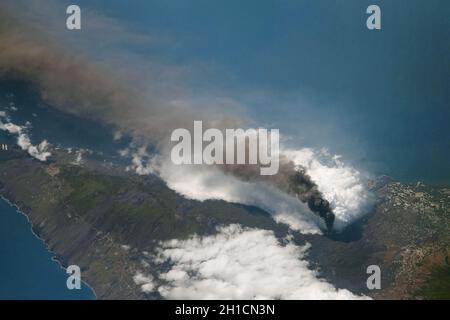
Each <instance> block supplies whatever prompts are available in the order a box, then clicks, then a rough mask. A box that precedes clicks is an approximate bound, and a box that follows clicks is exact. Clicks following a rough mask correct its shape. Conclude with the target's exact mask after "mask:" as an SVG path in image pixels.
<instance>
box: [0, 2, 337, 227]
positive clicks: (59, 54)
mask: <svg viewBox="0 0 450 320" xmlns="http://www.w3.org/2000/svg"><path fill="white" fill-rule="evenodd" d="M111 69H113V68H111ZM111 69H110V68H107V67H106V65H99V64H98V63H92V62H90V61H88V58H87V57H82V56H79V55H73V54H70V53H68V52H67V51H65V50H62V49H61V48H59V47H58V46H56V45H55V44H54V43H52V41H51V40H50V39H47V38H45V35H39V34H36V33H35V32H33V31H32V30H31V28H29V27H27V26H25V25H23V24H21V22H20V21H19V20H17V19H15V18H14V17H13V16H12V15H11V14H10V13H9V12H8V11H7V10H2V9H1V7H0V77H1V78H17V79H21V80H24V81H27V82H29V83H31V84H33V85H34V86H35V87H36V88H37V89H38V91H39V92H40V95H41V97H42V99H43V100H44V101H45V102H47V103H48V104H49V105H51V106H52V107H55V108H58V109H60V110H61V111H64V112H67V113H71V114H75V115H78V116H81V117H85V118H90V119H93V120H96V121H101V122H103V123H105V124H107V125H112V126H114V127H115V128H117V129H118V130H120V131H121V132H124V133H128V134H129V135H130V136H132V137H133V139H134V140H135V141H136V142H137V143H141V144H143V145H147V144H150V145H153V146H155V147H156V148H157V149H158V150H159V151H160V152H161V153H165V152H167V145H168V142H169V141H170V140H169V138H168V137H169V136H170V133H171V132H172V131H173V130H174V129H175V128H189V127H191V126H192V123H193V121H194V120H203V121H204V123H205V127H215V128H218V129H225V128H239V127H242V126H243V125H245V123H244V121H243V120H242V119H240V118H238V117H233V116H230V115H217V114H208V113H202V116H201V118H202V119H199V115H198V114H196V113H195V111H194V110H190V109H189V108H185V107H180V106H178V105H174V104H173V103H170V102H168V101H165V100H164V99H162V98H160V97H158V96H150V97H149V96H148V95H144V94H142V92H140V91H139V90H138V89H135V88H134V87H133V86H132V85H130V84H128V83H127V82H126V81H123V79H121V78H120V76H118V75H116V74H114V73H112V72H111V71H110V70H111ZM156 82H157V79H156V80H155V83H156ZM149 85H152V84H151V83H150V84H149ZM280 160H281V162H280V170H279V173H278V174H277V175H275V176H270V177H268V176H260V175H259V167H258V166H257V165H256V166H251V165H249V166H242V165H236V166H220V167H221V168H222V169H223V170H224V171H225V172H226V173H228V174H231V175H233V176H235V177H237V178H238V179H242V180H248V181H264V182H267V183H269V184H272V185H273V186H276V187H277V188H279V189H280V190H282V191H284V192H286V193H288V194H290V195H293V196H295V197H297V198H298V199H299V200H300V201H302V202H303V203H306V204H307V205H308V207H309V208H310V209H311V211H313V212H314V213H316V214H317V215H319V216H320V217H322V218H323V219H324V220H325V222H326V225H327V227H328V229H329V230H331V228H332V225H333V221H334V214H333V212H332V209H331V207H330V204H329V202H328V201H327V200H325V199H324V197H323V195H322V194H321V193H320V192H319V190H318V187H317V185H316V184H315V183H314V182H313V181H312V180H311V178H310V177H309V176H308V175H307V173H306V172H305V170H303V169H301V168H300V169H299V168H298V166H297V167H296V166H295V165H294V164H293V163H292V162H291V161H289V160H288V159H286V158H284V159H283V158H282V159H280Z"/></svg>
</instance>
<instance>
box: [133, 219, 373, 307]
mask: <svg viewBox="0 0 450 320" xmlns="http://www.w3.org/2000/svg"><path fill="white" fill-rule="evenodd" d="M217 231H218V233H217V234H215V235H211V236H205V237H199V236H193V237H191V238H189V239H187V240H176V239H175V240H170V241H166V242H162V243H160V247H159V248H158V249H157V254H156V258H155V262H156V263H157V264H163V263H167V262H168V263H169V264H170V265H171V267H170V269H169V270H168V271H167V272H164V273H161V274H160V275H159V276H158V279H154V278H153V277H152V276H146V275H144V274H142V273H141V272H138V273H137V274H136V275H135V277H134V281H135V283H136V284H138V285H140V286H141V290H142V291H144V292H148V290H149V288H153V289H154V290H155V291H157V292H159V294H161V296H162V297H164V298H167V299H361V298H364V299H366V297H364V296H358V295H354V294H353V293H351V292H350V291H348V290H345V289H336V288H335V287H334V286H332V285H331V284H329V283H328V282H326V281H325V280H323V279H320V278H319V277H318V274H317V272H316V271H314V270H311V269H310V266H309V263H308V262H307V261H306V260H302V258H304V256H305V255H306V253H307V250H308V248H309V245H306V246H303V247H299V246H296V245H294V244H292V243H290V242H288V243H287V244H285V245H283V244H281V243H280V241H279V240H278V239H277V238H276V237H275V236H274V234H273V232H272V231H268V230H260V229H251V228H243V227H241V226H240V225H237V224H233V225H229V226H226V227H221V228H218V230H217ZM156 283H159V284H160V285H159V286H158V285H157V284H156Z"/></svg>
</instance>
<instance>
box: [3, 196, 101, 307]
mask: <svg viewBox="0 0 450 320" xmlns="http://www.w3.org/2000/svg"><path fill="white" fill-rule="evenodd" d="M0 199H1V200H3V201H5V202H6V203H7V204H8V205H9V206H11V207H12V208H14V209H15V211H16V212H17V213H20V214H21V215H23V216H24V217H25V218H26V220H27V222H28V224H29V226H30V231H31V233H32V234H33V236H34V237H35V238H36V239H38V240H40V241H41V242H42V243H43V244H44V247H45V250H47V252H49V253H50V254H51V256H52V257H51V259H50V260H51V261H54V262H56V263H57V264H58V266H59V268H61V269H62V270H64V272H66V271H67V269H66V268H65V267H64V266H63V265H62V263H61V261H59V260H58V259H57V258H56V257H57V255H58V254H57V253H56V252H53V251H52V250H51V249H50V248H49V246H48V244H47V242H46V241H45V239H43V238H41V237H40V236H39V235H37V234H36V232H35V231H34V229H33V227H34V225H33V223H32V222H31V220H30V217H29V216H28V215H27V214H26V213H25V212H24V211H22V210H21V209H20V207H19V206H18V205H17V204H15V203H13V202H11V201H10V200H9V199H7V198H5V197H4V196H3V195H1V194H0ZM81 282H82V283H83V284H84V285H85V286H86V287H88V288H89V290H90V291H91V292H92V294H93V295H94V299H93V300H98V297H97V293H96V292H95V290H94V288H93V287H92V286H91V285H90V284H89V283H88V282H87V281H85V280H83V278H82V279H81ZM82 300H91V299H82Z"/></svg>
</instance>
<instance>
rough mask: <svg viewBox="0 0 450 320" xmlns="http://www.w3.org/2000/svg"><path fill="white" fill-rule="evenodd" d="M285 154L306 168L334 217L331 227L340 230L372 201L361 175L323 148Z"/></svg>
mask: <svg viewBox="0 0 450 320" xmlns="http://www.w3.org/2000/svg"><path fill="white" fill-rule="evenodd" d="M283 153H284V155H286V156H287V157H288V158H289V159H291V160H292V161H293V162H294V163H295V164H296V165H298V166H302V167H303V168H305V169H306V172H307V174H308V175H309V176H310V177H311V180H312V181H313V182H314V183H316V184H317V186H318V189H319V191H320V192H321V193H322V194H323V196H324V198H325V199H326V200H328V201H329V202H330V204H331V207H332V209H333V213H334V214H335V221H334V224H333V228H334V229H335V230H337V231H340V230H342V229H343V228H344V227H345V226H347V225H348V224H349V223H351V222H353V221H354V220H355V219H357V218H359V217H361V216H362V215H364V214H365V213H366V212H367V206H368V205H369V204H370V202H371V197H370V193H369V191H368V189H367V181H366V179H365V177H363V176H362V175H361V173H360V172H359V171H358V170H356V169H355V168H353V167H350V166H348V165H346V164H345V163H344V162H342V161H341V160H340V156H331V155H330V154H329V153H328V151H327V150H326V149H322V150H320V151H318V152H316V151H314V150H313V149H310V148H304V149H300V150H284V152H283Z"/></svg>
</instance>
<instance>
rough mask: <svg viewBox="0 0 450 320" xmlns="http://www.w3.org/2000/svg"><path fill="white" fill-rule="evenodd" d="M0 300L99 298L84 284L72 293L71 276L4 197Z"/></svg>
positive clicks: (0, 209)
mask: <svg viewBox="0 0 450 320" xmlns="http://www.w3.org/2000/svg"><path fill="white" fill-rule="evenodd" d="M0 242H1V246H0V299H62V300H72V299H95V296H94V293H93V292H92V290H91V289H90V288H89V287H88V286H87V285H86V284H85V283H82V285H81V289H80V290H69V289H67V286H66V280H67V277H68V275H67V274H66V272H65V270H64V269H63V268H61V266H60V265H59V264H58V262H56V261H54V260H53V259H52V258H53V257H54V254H53V253H52V252H50V251H49V250H48V249H47V247H46V246H45V243H44V242H43V241H42V240H41V239H39V238H37V237H36V235H34V233H33V232H32V230H31V224H30V223H29V222H28V219H27V218H26V217H25V216H24V215H23V214H22V213H21V212H19V211H17V208H16V207H14V206H12V205H11V204H9V203H8V202H7V201H6V200H4V199H2V198H0Z"/></svg>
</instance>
